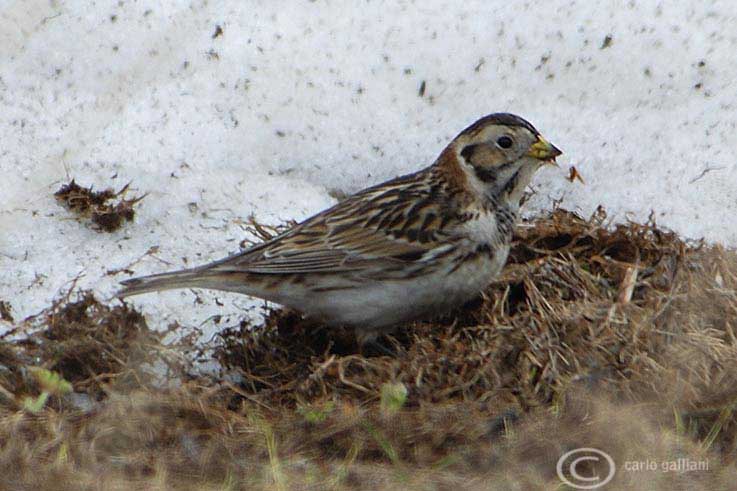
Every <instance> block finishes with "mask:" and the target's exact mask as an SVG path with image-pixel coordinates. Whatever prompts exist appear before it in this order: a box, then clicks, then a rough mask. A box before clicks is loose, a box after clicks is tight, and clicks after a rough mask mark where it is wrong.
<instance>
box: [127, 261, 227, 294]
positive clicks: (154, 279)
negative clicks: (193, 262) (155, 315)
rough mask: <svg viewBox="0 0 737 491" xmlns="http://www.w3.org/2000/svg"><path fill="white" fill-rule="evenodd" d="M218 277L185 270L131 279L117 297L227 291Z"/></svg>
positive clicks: (193, 270) (199, 269)
mask: <svg viewBox="0 0 737 491" xmlns="http://www.w3.org/2000/svg"><path fill="white" fill-rule="evenodd" d="M217 276H218V275H215V274H211V275H208V274H207V272H206V271H203V270H202V269H201V268H194V269H183V270H180V271H172V272H169V273H160V274H153V275H150V276H141V277H140V278H131V279H130V280H125V281H121V282H120V284H121V285H123V286H124V288H123V289H122V290H120V291H119V292H118V293H117V294H116V296H117V297H118V298H124V297H130V296H133V295H140V294H142V293H149V292H155V291H161V290H172V289H175V288H217V289H221V290H225V289H227V288H225V286H226V285H225V284H223V283H224V282H223V281H222V279H219V280H218V278H217Z"/></svg>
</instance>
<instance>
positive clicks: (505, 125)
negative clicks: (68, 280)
mask: <svg viewBox="0 0 737 491" xmlns="http://www.w3.org/2000/svg"><path fill="white" fill-rule="evenodd" d="M559 155H561V151H560V150H558V149H557V148H556V147H555V146H554V145H552V144H551V143H549V142H548V141H547V140H545V139H544V138H543V137H542V136H541V135H540V133H539V132H538V131H537V130H536V129H535V128H534V127H533V126H532V125H531V124H530V123H528V122H527V121H525V120H524V119H522V118H520V117H519V116H515V115H513V114H508V113H496V114H490V115H488V116H485V117H483V118H481V119H479V120H478V121H476V122H475V123H473V124H472V125H471V126H469V127H468V128H466V129H465V130H463V131H462V132H461V133H460V134H459V135H458V136H456V137H455V139H453V141H451V142H450V144H449V145H448V146H447V147H446V148H445V149H444V150H443V151H442V152H441V153H440V155H439V156H438V158H437V160H436V161H435V162H434V163H433V164H432V165H430V166H429V167H426V168H424V169H422V170H420V171H417V172H415V173H413V174H408V175H405V176H401V177H397V178H395V179H392V180H390V181H387V182H384V183H381V184H378V185H376V186H373V187H370V188H367V189H364V190H362V191H359V192H357V193H356V194H353V195H351V196H349V197H348V198H346V199H345V200H343V201H341V202H340V203H338V204H336V205H335V206H333V207H331V208H328V209H326V210H324V211H322V212H320V213H318V214H316V215H314V216H312V217H310V218H308V219H306V220H305V221H303V222H302V223H299V224H297V225H295V226H294V227H292V228H291V229H289V230H287V231H286V232H284V233H282V234H280V235H278V236H276V237H274V238H273V239H271V240H268V241H266V242H264V243H261V244H257V245H255V246H253V247H251V248H249V249H246V250H243V251H241V252H238V253H236V254H233V255H231V256H228V257H226V258H224V259H221V260H219V261H215V262H212V263H209V264H205V265H203V266H199V267H196V268H192V269H185V270H180V271H173V272H169V273H162V274H155V275H152V276H144V277H141V278H133V279H130V280H126V281H123V282H122V284H123V285H125V288H124V289H123V290H121V291H120V292H119V293H118V296H119V297H127V296H131V295H138V294H141V293H147V292H152V291H157V290H169V289H173V288H209V289H214V290H224V291H230V292H237V293H242V294H246V295H250V296H254V297H259V298H262V299H265V300H269V301H272V302H275V303H278V304H282V305H285V306H287V307H290V308H293V309H295V310H297V311H300V312H302V313H303V314H306V316H307V317H308V318H310V319H313V320H315V321H317V322H321V323H324V324H326V325H332V326H343V327H349V328H353V329H354V331H355V333H356V339H357V341H358V342H359V344H360V345H362V346H363V345H365V344H367V343H374V342H375V340H376V338H377V336H380V335H382V334H385V333H388V332H391V331H392V330H393V329H394V328H395V327H397V326H398V325H399V324H402V323H403V322H407V321H410V320H413V319H417V318H420V317H423V316H430V315H435V314H440V313H443V312H447V311H449V310H451V309H452V308H454V307H457V306H460V305H462V304H463V303H465V302H467V301H468V300H471V299H473V298H474V297H476V296H477V295H478V294H479V293H480V292H481V291H482V290H484V289H485V288H486V287H487V286H488V285H489V284H490V283H491V282H492V281H493V280H494V278H495V277H496V276H497V275H498V274H499V272H500V271H501V269H502V267H503V266H504V264H505V263H506V261H507V256H508V254H509V244H510V241H511V238H512V229H513V226H514V223H515V221H516V219H517V216H518V213H519V207H520V201H521V199H522V195H523V193H524V190H525V188H526V187H527V185H528V184H529V183H530V181H531V179H532V177H533V175H534V174H535V172H536V171H537V170H538V169H539V168H540V167H541V166H543V165H545V164H554V163H555V158H556V157H557V156H559Z"/></svg>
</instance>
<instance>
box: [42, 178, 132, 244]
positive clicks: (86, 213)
mask: <svg viewBox="0 0 737 491" xmlns="http://www.w3.org/2000/svg"><path fill="white" fill-rule="evenodd" d="M129 186H130V183H128V184H126V185H125V186H123V188H122V189H121V190H120V191H118V192H115V191H113V190H112V189H110V188H108V189H104V190H102V191H94V190H93V189H92V187H82V186H80V185H79V184H77V183H76V182H75V181H74V179H72V180H71V181H70V182H68V183H67V184H63V185H62V186H61V188H59V190H58V191H57V192H56V193H54V197H55V198H56V200H57V201H58V202H59V204H61V205H62V206H63V207H65V208H67V209H68V210H70V211H72V212H73V213H75V214H76V215H77V216H78V217H80V218H85V219H89V220H90V221H91V222H92V225H93V228H94V229H95V230H98V231H101V232H114V231H116V230H118V229H119V228H120V227H122V226H123V224H124V223H125V222H131V221H133V218H134V217H135V215H136V212H135V210H134V209H133V206H134V205H135V204H136V203H138V202H139V201H141V200H142V199H143V198H145V197H146V196H145V195H143V196H139V197H136V198H131V199H125V197H124V196H125V194H126V193H127V192H128V188H129Z"/></svg>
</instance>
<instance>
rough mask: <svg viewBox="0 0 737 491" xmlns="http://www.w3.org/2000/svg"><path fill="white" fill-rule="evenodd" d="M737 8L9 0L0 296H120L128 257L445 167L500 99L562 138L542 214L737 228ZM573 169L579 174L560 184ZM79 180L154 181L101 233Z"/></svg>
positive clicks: (0, 17) (210, 306)
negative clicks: (461, 139) (442, 162)
mask: <svg viewBox="0 0 737 491" xmlns="http://www.w3.org/2000/svg"><path fill="white" fill-rule="evenodd" d="M735 22H737V3H735V2H733V1H732V0H724V1H713V2H696V1H693V2H655V1H634V0H632V1H629V2H625V1H616V0H611V1H607V2H589V1H583V0H579V1H575V0H550V1H548V2H543V3H540V2H537V3H535V2H524V3H522V2H514V3H513V2H509V1H498V0H494V1H490V0H476V1H472V0H468V1H465V2H451V1H442V0H425V1H421V2H420V1H417V2H411V1H400V2H380V1H363V2H359V1H354V2H339V1H335V0H333V1H327V0H324V1H320V0H317V1H310V2H305V1H300V2H297V1H287V0H269V1H266V0H264V1H256V0H250V1H243V0H221V1H209V2H205V1H194V2H184V1H175V0H166V1H161V2H144V1H122V0H121V1H96V2H64V1H57V2H44V1H40V0H23V1H8V0H5V1H4V2H3V3H2V8H0V128H1V129H0V175H2V180H0V271H2V275H1V276H0V299H2V300H6V301H8V302H10V304H11V306H12V308H13V312H14V314H15V315H16V317H17V318H22V317H24V316H27V315H30V314H33V313H35V312H37V311H39V310H41V309H42V308H44V307H46V306H48V305H49V303H50V302H51V300H52V299H53V298H54V296H55V295H57V294H58V293H59V292H60V291H61V290H62V289H64V288H68V287H69V285H70V282H71V281H72V280H73V279H74V278H75V277H77V276H78V275H80V274H82V277H81V278H80V279H79V281H78V282H77V286H78V287H81V288H92V289H94V290H95V291H96V292H97V293H99V294H100V295H101V296H102V297H104V298H109V297H110V296H111V295H112V293H113V292H114V291H115V289H116V288H117V282H118V281H119V280H122V279H125V278H128V277H129V275H127V274H125V273H118V274H108V272H109V271H111V270H115V269H118V268H124V267H127V266H129V265H131V264H133V265H132V266H130V269H133V270H134V271H135V273H136V274H146V273H151V272H160V271H164V270H170V269H174V268H179V267H184V266H187V265H193V264H201V263H203V262H205V261H209V260H212V259H216V258H219V257H222V256H224V255H226V254H228V253H231V252H235V251H237V250H238V243H239V242H240V241H241V240H242V239H244V238H248V235H247V234H246V232H245V231H244V230H243V221H244V220H246V218H247V217H248V216H251V215H252V216H255V217H256V218H257V219H259V220H260V221H262V222H267V223H274V224H276V223H281V222H284V221H286V220H289V219H296V220H300V219H303V218H306V217H307V216H309V215H311V214H313V213H315V212H317V211H320V210H321V209H323V208H325V207H327V206H329V205H330V204H332V203H334V202H335V199H334V198H332V197H331V195H333V194H334V191H340V192H348V193H350V192H353V191H356V190H358V189H360V188H362V187H365V186H367V185H370V184H375V183H378V182H380V181H382V180H385V179H388V178H391V177H394V176H396V175H398V174H403V173H406V172H410V171H413V170H416V169H419V168H421V167H424V166H426V165H429V164H430V163H432V161H433V160H434V158H435V156H436V155H437V154H438V153H439V151H440V150H441V149H442V148H443V147H444V145H445V144H446V143H447V142H448V141H449V140H450V139H451V138H452V137H453V136H454V135H455V134H456V133H458V132H459V131H460V130H461V129H463V128H464V127H465V126H466V125H468V124H470V123H471V122H473V121H474V120H475V119H477V118H478V117H480V116H482V115H484V114H486V113H490V112H496V111H510V112H514V113H517V114H520V115H522V116H523V117H525V118H527V119H529V120H530V121H531V122H532V123H533V124H535V125H536V126H537V128H538V129H539V130H540V131H541V132H542V133H543V134H544V135H545V136H546V137H547V138H548V139H549V140H550V141H552V142H554V143H555V144H556V145H557V146H559V147H560V148H561V149H563V150H564V152H565V155H564V156H563V157H562V158H561V159H560V160H559V161H560V163H561V168H559V169H552V168H551V169H548V170H545V171H544V172H541V173H540V175H539V176H538V179H536V181H535V189H536V190H537V194H536V195H535V197H534V198H533V200H532V202H531V203H529V204H528V208H527V210H528V212H530V213H534V212H536V211H539V210H544V209H547V208H549V207H550V206H551V203H552V202H553V200H554V199H557V198H561V199H562V204H563V206H564V207H567V208H570V209H575V210H578V211H580V212H581V213H583V214H588V213H591V212H592V211H593V210H594V209H595V208H596V207H597V206H598V205H600V204H601V205H603V206H605V208H606V209H607V210H608V212H609V214H610V216H611V217H612V218H613V219H614V220H615V221H621V220H625V219H627V218H628V217H629V218H633V219H638V220H644V219H646V218H647V216H648V215H649V214H650V212H651V210H654V211H655V213H656V217H657V220H658V222H659V223H660V224H661V225H664V226H667V227H670V228H673V229H674V230H677V231H678V232H680V233H682V234H684V235H686V236H688V237H693V238H699V237H705V238H706V239H707V240H709V241H714V242H721V243H724V244H726V245H728V246H735V245H736V244H737V220H734V219H729V218H728V217H734V216H735V214H736V213H737V165H736V164H735V157H734V153H735V149H737V131H736V130H735V125H736V124H737V111H736V110H735V109H737V108H736V107H735V105H736V104H737V91H736V90H735V85H734V81H735V80H737V64H735V63H734V59H733V58H734V53H735V52H737V34H736V33H735V31H734V29H733V27H734V25H735ZM217 26H220V29H221V30H222V33H219V31H218V30H217ZM216 34H218V35H216ZM423 82H424V86H425V91H424V94H423V95H422V96H420V95H419V89H420V87H421V86H422V84H423ZM570 165H575V166H576V167H577V168H578V170H579V171H580V173H581V174H582V175H583V177H584V179H585V181H586V184H585V185H581V184H580V183H573V184H571V183H569V182H568V181H567V180H566V179H565V178H564V177H565V175H566V173H567V169H568V167H569V166H570ZM70 177H74V178H76V179H77V181H78V182H79V183H80V184H83V185H95V186H96V187H97V188H104V187H108V186H112V187H115V188H116V189H119V188H121V187H122V186H123V185H125V184H126V183H128V182H129V181H130V182H132V187H133V188H134V190H135V191H134V194H135V193H138V194H142V193H148V196H147V197H146V198H145V199H144V200H143V202H142V203H141V204H140V206H138V207H137V211H138V214H137V216H136V220H135V222H134V223H132V224H128V225H126V226H125V227H124V228H123V229H122V230H121V231H118V232H115V233H112V234H102V233H98V232H95V231H93V230H91V229H90V228H88V227H86V226H84V225H81V224H80V223H79V222H77V221H76V220H75V219H74V218H73V217H72V215H71V214H70V213H69V212H68V211H66V210H64V209H62V208H60V207H59V206H58V204H57V203H56V202H55V200H54V198H53V192H54V191H56V190H57V189H58V188H59V186H60V185H61V184H62V183H64V182H67V180H68V179H69V178H70ZM152 246H156V247H158V249H157V252H156V253H154V254H149V255H146V254H145V253H146V251H148V250H149V249H150V248H151V247H152ZM215 299H219V301H220V302H222V303H224V305H222V306H220V305H218V304H217V303H216V302H215ZM132 302H133V303H134V304H135V305H137V306H139V307H140V308H142V309H143V310H144V312H145V313H146V316H147V319H148V320H149V322H150V323H151V324H152V325H155V326H165V325H167V324H168V323H170V322H174V321H178V322H180V323H181V324H183V325H190V326H196V325H201V324H202V325H204V328H205V331H206V333H208V335H209V334H212V333H213V332H215V331H216V330H217V329H218V326H217V324H216V323H215V322H213V321H212V320H208V319H212V316H214V315H220V314H222V315H226V316H227V315H230V314H232V315H235V316H242V315H243V313H244V312H246V311H250V312H253V313H254V315H257V312H258V306H260V305H262V303H261V302H259V301H256V300H253V299H249V298H248V297H244V296H238V295H230V294H222V293H207V292H203V293H198V297H196V296H194V295H193V294H192V292H191V291H174V292H166V293H161V294H159V293H155V294H149V295H144V296H141V297H136V298H135V299H133V300H132ZM203 323H204V324H203Z"/></svg>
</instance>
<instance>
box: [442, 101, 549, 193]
mask: <svg viewBox="0 0 737 491" xmlns="http://www.w3.org/2000/svg"><path fill="white" fill-rule="evenodd" d="M561 153H562V152H561V151H560V150H558V149H557V148H556V147H555V146H554V145H553V144H551V143H550V142H548V141H547V140H546V139H545V138H543V137H542V135H540V133H539V132H538V131H537V130H536V129H535V127H534V126H532V125H531V124H530V123H528V122H527V121H525V120H524V119H522V118H520V117H519V116H515V115H514V114H508V113H495V114H490V115H488V116H485V117H483V118H481V119H479V120H478V121H476V122H475V123H473V124H472V125H471V126H469V127H468V128H466V129H465V130H463V131H462V132H461V133H460V134H459V135H458V136H457V137H456V138H455V139H454V140H453V141H452V142H451V143H450V144H449V145H448V147H447V148H446V149H445V151H444V152H443V154H444V156H445V159H444V160H445V161H446V162H445V164H444V165H455V166H456V169H454V171H455V173H456V175H459V174H461V175H463V176H464V178H465V179H463V181H465V187H466V188H467V190H468V191H469V192H471V193H473V194H474V195H477V197H479V198H484V197H492V198H494V199H502V200H507V201H508V202H511V203H514V204H519V202H520V200H521V198H522V194H523V192H524V190H525V188H526V187H527V185H528V184H529V183H530V181H531V180H532V176H533V175H534V174H535V172H536V171H537V170H538V169H539V168H540V167H541V166H543V165H545V164H554V163H555V158H556V157H557V156H559V155H560V154H561ZM459 177H460V175H459Z"/></svg>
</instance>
